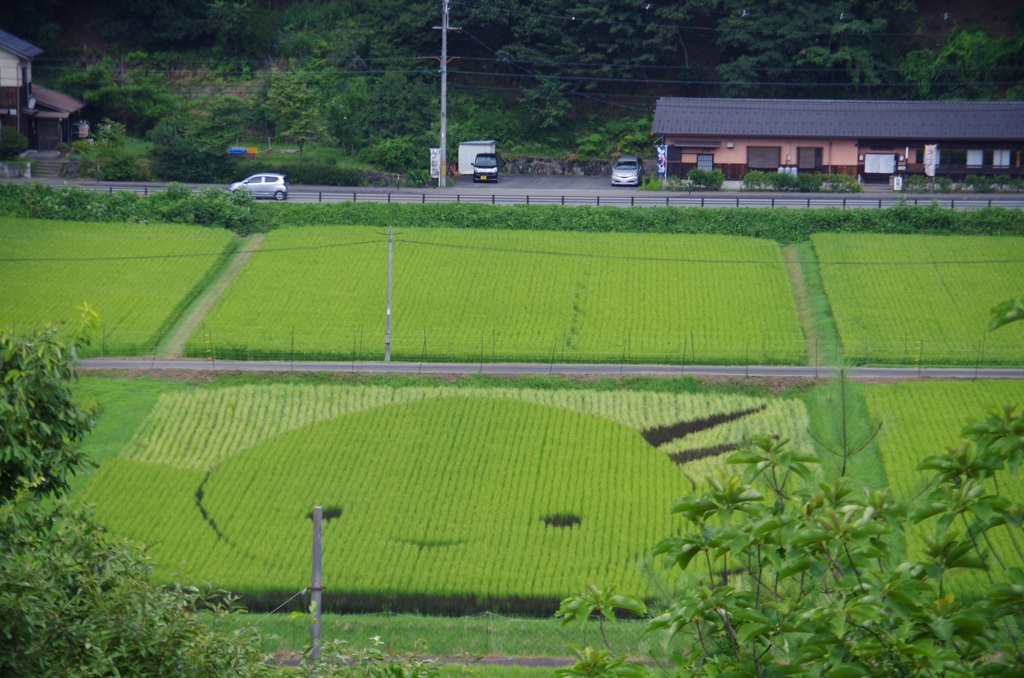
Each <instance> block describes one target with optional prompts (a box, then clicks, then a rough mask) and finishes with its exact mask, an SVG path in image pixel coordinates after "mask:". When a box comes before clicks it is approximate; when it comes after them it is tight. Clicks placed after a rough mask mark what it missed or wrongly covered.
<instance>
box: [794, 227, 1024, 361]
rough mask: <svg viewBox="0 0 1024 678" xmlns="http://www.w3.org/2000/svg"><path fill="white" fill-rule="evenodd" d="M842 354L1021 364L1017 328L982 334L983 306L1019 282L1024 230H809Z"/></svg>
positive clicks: (1017, 289) (1010, 293)
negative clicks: (999, 233) (997, 233)
mask: <svg viewBox="0 0 1024 678" xmlns="http://www.w3.org/2000/svg"><path fill="white" fill-rule="evenodd" d="M812 242H813V244H814V249H815V251H816V252H817V257H818V266H819V268H820V270H821V277H822V280H823V281H824V284H825V291H826V293H827V295H828V298H829V301H830V303H831V305H832V313H833V316H834V318H835V322H836V326H837V328H838V330H839V335H840V338H841V341H842V345H843V349H844V352H845V356H846V359H847V360H854V361H856V362H860V363H871V364H889V365H908V366H917V365H922V366H929V365H976V364H979V363H980V364H983V365H1006V364H1013V365H1019V364H1020V363H1021V360H1022V356H1024V337H1022V335H1021V333H1019V332H1009V331H1006V332H995V333H991V334H990V333H987V332H986V328H987V325H988V312H989V309H990V308H992V306H994V305H995V304H997V303H999V302H1001V301H1003V300H1005V299H1010V298H1013V297H1017V296H1019V295H1020V294H1021V291H1022V290H1024V238H1014V237H983V236H977V237H975V236H923V235H922V236H908V235H874V234H872V235H859V234H858V235H853V234H819V235H814V236H812Z"/></svg>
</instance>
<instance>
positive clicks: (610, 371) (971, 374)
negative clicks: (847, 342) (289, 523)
mask: <svg viewBox="0 0 1024 678" xmlns="http://www.w3.org/2000/svg"><path fill="white" fill-rule="evenodd" d="M80 364H81V367H82V369H85V370H103V369H115V370H192V371H204V372H232V371H240V372H360V373H368V374H495V375H527V374H549V375H559V376H582V377H618V376H657V377H678V376H682V375H697V376H731V377H783V378H812V377H827V376H829V375H830V374H831V370H830V369H828V368H825V367H822V368H815V367H786V366H779V365H775V366H754V365H751V366H709V365H683V366H680V365H627V364H623V365H610V364H603V365H580V364H546V363H404V362H390V363H383V362H310V361H296V362H287V361H261V360H253V361H226V360H217V361H207V360H199V359H191V360H188V359H185V360H156V359H151V360H146V359H142V358H125V359H121V358H96V359H86V360H82V361H81V362H80ZM850 375H851V376H852V378H854V379H901V380H903V379H1024V367H1020V368H1013V369H975V368H921V369H916V368H898V367H855V368H851V370H850Z"/></svg>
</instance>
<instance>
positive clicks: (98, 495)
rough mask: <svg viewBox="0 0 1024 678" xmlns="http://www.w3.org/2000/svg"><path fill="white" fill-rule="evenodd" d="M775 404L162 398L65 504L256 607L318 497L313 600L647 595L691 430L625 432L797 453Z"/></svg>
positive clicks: (399, 605) (722, 397)
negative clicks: (78, 502) (743, 439)
mask: <svg viewBox="0 0 1024 678" xmlns="http://www.w3.org/2000/svg"><path fill="white" fill-rule="evenodd" d="M776 402H777V401H776V400H774V399H765V398H758V397H751V396H746V395H726V394H714V395H700V394H669V393H651V392H597V391H579V390H530V389H490V388H479V389H478V388H452V387H444V386H439V387H429V388H424V387H411V388H404V387H403V388H386V387H380V386H357V387H353V386H326V385H273V386H253V385H248V386H242V387H231V388H218V389H199V390H195V391H175V392H172V393H168V394H166V395H165V396H162V397H161V398H160V400H159V402H158V403H157V405H156V406H155V407H154V409H153V412H152V413H151V415H150V416H149V417H148V418H147V420H146V422H144V423H143V425H142V427H141V428H140V429H139V431H138V432H137V433H136V435H135V436H134V437H133V439H132V441H131V442H130V443H129V444H128V445H127V446H125V447H124V448H123V450H122V452H121V455H120V457H119V458H118V459H116V460H113V462H112V463H106V464H104V465H103V466H102V467H101V468H100V469H99V470H98V471H96V472H95V473H94V474H93V475H92V477H91V478H90V479H89V482H88V485H87V487H86V489H85V491H84V492H83V493H82V494H81V495H80V496H82V497H83V498H84V499H85V500H86V501H88V502H90V503H95V504H96V506H97V509H96V511H97V515H98V516H99V517H100V519H101V521H102V522H103V524H104V525H106V526H107V527H108V528H110V529H112V530H114V531H116V532H119V533H123V534H126V535H129V536H133V537H137V538H141V539H145V540H147V541H150V542H155V545H154V546H153V547H152V549H151V553H152V555H153V557H154V573H155V575H156V577H157V579H158V580H161V581H163V580H166V581H173V573H176V572H182V571H187V572H188V573H189V575H190V576H192V577H193V578H201V579H203V580H208V581H215V582H217V583H219V584H221V585H224V586H226V587H229V588H231V589H232V590H235V591H237V592H239V593H242V594H244V595H245V597H246V600H247V602H248V603H249V604H250V605H253V606H254V607H256V608H259V609H268V608H272V607H273V605H271V604H270V603H272V602H273V601H276V600H281V598H280V595H281V594H282V593H283V592H289V591H290V592H294V591H298V590H300V589H301V588H302V587H303V586H304V585H305V580H306V578H307V577H308V554H309V534H310V522H309V513H310V511H311V509H312V507H313V506H314V505H316V504H319V505H322V506H323V507H324V509H325V515H327V516H328V517H329V519H328V521H327V527H326V528H325V557H324V558H325V560H324V562H325V585H326V586H327V587H328V591H330V592H331V595H332V596H333V599H332V601H331V604H332V605H333V606H334V607H332V608H330V609H335V610H340V609H348V610H360V611H368V610H380V609H384V607H387V608H388V609H417V610H421V611H425V612H426V611H429V612H444V613H467V612H472V611H479V610H481V609H505V610H508V611H519V612H524V611H527V612H534V613H535V612H537V611H538V609H544V610H546V611H548V612H550V611H553V609H554V608H553V606H557V600H558V599H560V598H561V597H562V596H564V595H567V593H569V592H572V591H575V590H577V589H578V588H579V587H580V586H582V585H585V584H586V583H587V582H589V581H605V582H617V583H620V584H621V585H622V586H624V587H626V588H627V589H629V590H634V591H638V592H644V591H648V590H649V589H648V586H649V585H650V580H649V579H648V577H647V575H645V574H644V573H643V572H642V571H641V570H640V569H638V567H637V565H638V563H639V562H640V561H641V560H642V559H643V557H644V555H645V554H646V553H648V552H649V550H650V549H651V548H652V547H653V545H654V544H655V543H657V541H658V540H659V539H661V538H662V537H664V536H666V535H667V534H670V533H671V532H672V530H673V525H674V519H673V518H672V517H671V516H670V515H669V508H670V506H671V502H672V500H673V499H676V498H678V497H679V496H683V495H685V494H688V493H689V492H690V491H691V489H692V479H691V477H690V474H689V473H688V472H687V470H686V468H685V464H684V465H680V464H677V463H676V462H674V461H673V460H672V458H671V454H672V453H673V452H675V451H678V450H679V449H682V448H684V447H685V441H686V439H687V438H689V437H690V435H689V434H686V433H680V434H679V438H680V440H671V441H669V442H668V443H666V444H664V445H659V446H657V447H655V446H654V445H652V444H649V443H648V442H647V441H645V439H644V437H643V435H642V431H643V430H645V429H649V428H651V427H655V426H661V427H665V426H673V425H680V423H682V424H681V425H680V426H678V428H680V429H689V430H693V431H694V433H693V434H692V435H693V436H694V438H695V440H696V442H695V444H697V445H716V444H723V443H726V444H728V443H737V442H740V441H739V440H738V439H737V437H738V436H742V435H743V434H744V433H745V432H747V429H748V428H749V429H751V430H757V431H763V432H772V433H777V434H779V435H782V436H785V437H793V438H796V439H797V441H799V442H798V443H796V444H801V445H807V444H808V442H809V441H807V439H806V433H805V430H806V428H807V415H806V411H805V410H803V408H802V405H801V403H799V401H796V400H793V401H789V402H790V405H792V406H793V407H788V408H787V407H783V408H781V409H780V408H778V407H777V406H776ZM744 412H750V414H740V415H738V418H736V419H732V420H730V421H729V422H727V423H724V424H723V425H721V426H712V427H710V428H708V427H704V428H701V425H700V424H699V422H706V421H707V420H709V419H712V418H713V417H714V416H715V415H719V414H733V415H736V414H737V413H744ZM695 422H696V423H695ZM744 422H746V423H744ZM698 429H699V431H698ZM715 430H718V435H717V436H715V435H713V433H714V431H715ZM197 451H203V452H197ZM701 463H702V465H706V464H708V463H709V460H708V459H702V460H701ZM719 463H720V460H719ZM328 544H329V546H328ZM275 596H276V597H275ZM544 606H547V607H544ZM548 607H550V608H551V609H550V610H548V609H547V608H548Z"/></svg>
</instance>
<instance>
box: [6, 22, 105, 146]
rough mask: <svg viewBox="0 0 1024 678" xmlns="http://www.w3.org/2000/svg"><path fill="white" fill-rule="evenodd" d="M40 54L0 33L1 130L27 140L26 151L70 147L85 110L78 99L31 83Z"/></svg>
mask: <svg viewBox="0 0 1024 678" xmlns="http://www.w3.org/2000/svg"><path fill="white" fill-rule="evenodd" d="M42 53H43V50H41V49H40V48H38V47H36V46H35V45H33V44H31V43H28V42H25V41H24V40H22V39H21V38H18V37H16V36H14V35H11V34H10V33H7V32H6V31H0V126H8V125H9V126H12V127H14V128H15V129H17V130H18V131H19V132H21V133H22V134H24V135H25V136H26V137H28V143H29V148H33V149H38V150H52V149H54V148H56V146H57V144H58V143H61V142H64V143H69V142H71V141H72V135H73V133H74V127H73V125H74V122H75V119H76V117H77V115H78V113H79V111H81V110H82V109H83V108H84V107H85V104H83V103H82V102H81V101H79V100H78V99H75V98H73V97H69V96H67V95H64V94H61V93H60V92H55V91H53V90H51V89H47V88H45V87H39V86H38V85H33V83H32V60H33V59H34V58H35V57H37V56H39V55H40V54H42Z"/></svg>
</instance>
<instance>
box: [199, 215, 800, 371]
mask: <svg viewBox="0 0 1024 678" xmlns="http://www.w3.org/2000/svg"><path fill="white" fill-rule="evenodd" d="M393 261H394V267H393V271H394V273H393V280H394V283H393V302H392V325H391V351H392V357H393V358H394V359H396V360H414V361H417V360H421V359H424V358H425V359H428V360H429V359H432V360H442V361H450V360H455V361H487V362H493V361H522V360H525V361H548V360H550V359H552V358H554V359H556V360H560V361H569V362H595V361H596V362H617V361H620V360H625V361H629V362H670V363H674V362H680V361H683V360H686V361H688V362H695V361H698V360H699V361H703V362H706V363H718V362H725V363H729V364H733V363H737V362H742V361H743V360H745V359H747V358H751V359H756V360H758V361H763V362H769V363H792V362H803V361H804V360H805V348H804V342H803V334H802V330H801V327H800V324H799V320H798V316H797V312H796V307H795V303H794V301H793V295H792V293H791V291H790V289H789V279H788V277H787V273H786V268H785V266H784V264H783V262H782V258H781V254H780V250H779V247H778V245H777V244H775V243H773V242H770V241H766V240H757V239H752V238H739V237H728V236H679V235H675V236H667V235H643V234H589V235H580V234H574V233H557V232H543V233H538V232H512V233H503V232H495V231H465V230H450V229H419V230H414V229H408V230H402V229H398V232H397V233H396V235H395V241H394V247H393ZM386 278H387V236H386V234H384V233H381V231H380V229H367V228H321V227H317V228H285V229H279V230H276V231H274V232H272V233H270V234H269V235H268V236H267V238H266V240H265V241H264V242H263V244H262V245H261V246H260V248H259V249H258V250H257V251H256V252H255V254H254V255H253V257H252V259H251V261H250V262H249V263H248V265H247V266H246V268H245V270H244V271H243V272H242V274H241V275H240V276H239V278H238V279H237V281H236V283H235V285H234V286H233V287H232V288H231V290H230V291H229V292H228V293H227V294H226V295H225V297H224V298H223V299H222V300H221V302H220V303H219V304H218V305H217V306H216V307H215V308H214V309H213V310H212V312H211V313H210V314H209V316H208V317H207V318H206V320H205V323H204V325H203V327H201V328H199V329H198V330H197V331H196V334H195V335H194V336H193V337H192V340H191V342H190V344H189V347H188V348H187V349H186V350H187V351H188V352H189V354H191V355H197V356H201V355H203V352H204V351H205V350H207V347H208V346H210V345H211V344H212V345H213V346H214V347H215V350H216V351H217V352H218V353H219V354H220V355H222V356H224V355H226V356H233V357H239V358H250V357H276V358H285V359H288V358H290V357H292V356H295V357H298V358H313V359H324V358H334V359H339V358H340V359H347V358H350V357H353V356H355V357H357V358H361V359H380V357H381V352H382V350H383V339H384V334H385V308H386V304H385V302H386ZM269 281H273V284H268V282H269ZM712 309H713V311H712Z"/></svg>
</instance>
